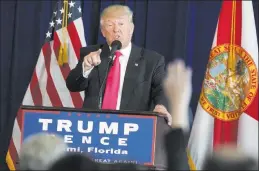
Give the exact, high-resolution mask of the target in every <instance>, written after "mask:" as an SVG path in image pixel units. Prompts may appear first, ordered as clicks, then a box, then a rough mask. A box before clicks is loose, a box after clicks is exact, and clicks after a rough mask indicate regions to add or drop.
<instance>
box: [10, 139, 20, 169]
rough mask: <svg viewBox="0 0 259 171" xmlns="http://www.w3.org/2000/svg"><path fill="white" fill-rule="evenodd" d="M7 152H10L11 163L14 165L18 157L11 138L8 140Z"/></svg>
mask: <svg viewBox="0 0 259 171" xmlns="http://www.w3.org/2000/svg"><path fill="white" fill-rule="evenodd" d="M9 152H10V157H11V159H12V160H13V164H14V165H15V164H16V161H17V159H18V153H17V151H16V147H15V145H14V142H13V139H11V140H10V148H9Z"/></svg>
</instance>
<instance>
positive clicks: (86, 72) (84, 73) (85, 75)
mask: <svg viewBox="0 0 259 171" xmlns="http://www.w3.org/2000/svg"><path fill="white" fill-rule="evenodd" d="M82 68H83V77H85V78H88V76H89V74H90V73H91V71H92V70H93V68H94V67H92V68H91V69H89V70H87V71H85V68H84V63H82Z"/></svg>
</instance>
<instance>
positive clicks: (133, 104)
mask: <svg viewBox="0 0 259 171" xmlns="http://www.w3.org/2000/svg"><path fill="white" fill-rule="evenodd" d="M132 16H133V14H132V11H131V10H130V9H129V8H128V7H127V6H123V5H112V6H109V7H107V8H106V9H104V11H103V12H102V14H101V20H100V24H101V32H102V35H103V36H104V37H105V39H106V42H107V43H106V44H100V45H93V46H88V47H84V48H81V51H80V56H81V58H80V60H79V62H78V64H77V66H76V67H75V68H74V69H73V70H72V71H71V72H70V74H69V75H68V77H67V79H66V85H67V87H68V89H69V90H70V91H72V92H76V91H85V99H84V105H83V107H84V108H87V109H98V108H100V106H98V104H99V102H100V96H103V101H102V107H101V108H102V109H113V110H137V111H152V110H153V111H155V112H159V113H161V114H165V115H167V117H169V121H170V114H169V113H168V111H167V108H166V106H167V105H166V98H165V96H164V92H163V88H162V81H163V78H164V76H165V62H164V57H163V56H161V55H160V54H158V53H156V52H154V51H151V50H147V49H144V48H140V47H138V46H136V45H134V44H133V43H131V38H132V34H133V31H134V24H133V21H132ZM115 40H119V41H120V42H121V44H122V47H121V49H120V50H119V56H118V57H117V56H116V55H115V56H114V59H113V61H114V65H115V66H113V65H112V66H111V68H110V70H109V75H108V77H107V82H106V84H105V86H104V87H105V88H104V91H103V92H104V93H103V94H102V93H100V92H102V91H100V88H101V87H102V84H103V81H104V79H105V74H106V70H107V68H108V61H109V58H108V57H109V55H110V49H111V44H112V42H113V41H115ZM116 59H118V61H119V62H118V64H117V63H116V61H117V60H116ZM117 65H119V67H118V68H119V70H116V67H117ZM118 68H117V69H118ZM116 73H117V76H118V77H119V79H116V80H115V77H117V76H114V74H115V75H116ZM114 89H116V90H114ZM109 93H110V94H109ZM108 103H109V104H108ZM111 103H112V104H111Z"/></svg>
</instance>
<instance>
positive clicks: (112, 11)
mask: <svg viewBox="0 0 259 171" xmlns="http://www.w3.org/2000/svg"><path fill="white" fill-rule="evenodd" d="M100 25H101V32H102V35H103V37H105V39H106V41H107V43H108V45H111V43H112V42H113V41H114V40H119V41H120V42H121V43H122V48H125V47H126V46H128V45H129V43H130V42H131V38H132V34H133V31H134V24H133V12H132V11H131V10H130V8H129V7H128V6H124V5H111V6H108V7H107V8H105V9H104V10H103V12H102V13H101V20H100Z"/></svg>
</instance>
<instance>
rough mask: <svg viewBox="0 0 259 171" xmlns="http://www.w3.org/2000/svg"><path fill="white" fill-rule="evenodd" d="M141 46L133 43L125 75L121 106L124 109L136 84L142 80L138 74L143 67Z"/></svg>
mask: <svg viewBox="0 0 259 171" xmlns="http://www.w3.org/2000/svg"><path fill="white" fill-rule="evenodd" d="M140 62H141V48H139V47H137V46H135V45H134V44H132V48H131V53H130V57H129V61H128V64H127V68H126V73H125V77H124V83H123V89H122V96H121V104H120V108H121V109H124V108H125V107H126V106H127V104H128V102H129V100H130V97H131V95H132V93H133V90H134V88H135V86H136V84H137V83H138V82H139V81H140V80H138V77H137V75H138V74H139V73H140V69H141V64H140Z"/></svg>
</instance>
